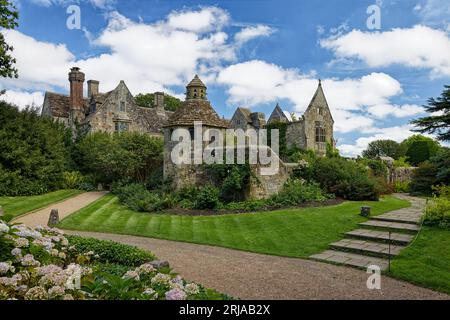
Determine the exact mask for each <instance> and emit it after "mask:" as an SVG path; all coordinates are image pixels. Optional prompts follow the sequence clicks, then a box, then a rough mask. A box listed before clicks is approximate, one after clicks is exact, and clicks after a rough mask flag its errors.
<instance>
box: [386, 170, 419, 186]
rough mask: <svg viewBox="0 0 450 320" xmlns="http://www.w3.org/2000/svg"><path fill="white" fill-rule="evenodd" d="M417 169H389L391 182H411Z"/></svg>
mask: <svg viewBox="0 0 450 320" xmlns="http://www.w3.org/2000/svg"><path fill="white" fill-rule="evenodd" d="M415 169H416V168H415V167H401V168H389V169H388V170H389V182H390V183H395V182H410V181H411V178H412V175H413V173H414V170H415Z"/></svg>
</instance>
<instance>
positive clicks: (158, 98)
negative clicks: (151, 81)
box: [153, 92, 165, 113]
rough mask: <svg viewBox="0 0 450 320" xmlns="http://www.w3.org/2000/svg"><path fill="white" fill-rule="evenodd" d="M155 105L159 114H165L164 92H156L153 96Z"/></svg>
mask: <svg viewBox="0 0 450 320" xmlns="http://www.w3.org/2000/svg"><path fill="white" fill-rule="evenodd" d="M153 104H154V106H155V108H156V112H157V113H164V112H165V111H164V92H155V94H154V96H153Z"/></svg>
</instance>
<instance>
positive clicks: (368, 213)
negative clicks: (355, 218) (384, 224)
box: [360, 206, 370, 217]
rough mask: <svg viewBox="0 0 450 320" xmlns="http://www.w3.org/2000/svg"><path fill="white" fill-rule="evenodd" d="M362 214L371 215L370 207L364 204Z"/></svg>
mask: <svg viewBox="0 0 450 320" xmlns="http://www.w3.org/2000/svg"><path fill="white" fill-rule="evenodd" d="M360 215H361V216H363V217H369V216H370V207H368V206H362V207H361V213H360Z"/></svg>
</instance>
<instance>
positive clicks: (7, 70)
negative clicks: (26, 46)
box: [0, 0, 19, 78]
mask: <svg viewBox="0 0 450 320" xmlns="http://www.w3.org/2000/svg"><path fill="white" fill-rule="evenodd" d="M18 18H19V13H18V12H17V10H16V8H15V7H14V6H13V4H12V2H11V1H10V0H0V31H1V30H3V29H14V28H15V27H17V26H18V23H17V19H18ZM12 51H13V47H12V46H10V45H9V44H7V43H6V41H5V36H4V35H3V33H1V32H0V77H4V78H17V77H18V72H17V69H16V68H14V63H16V59H14V58H13V57H12V56H11V52H12Z"/></svg>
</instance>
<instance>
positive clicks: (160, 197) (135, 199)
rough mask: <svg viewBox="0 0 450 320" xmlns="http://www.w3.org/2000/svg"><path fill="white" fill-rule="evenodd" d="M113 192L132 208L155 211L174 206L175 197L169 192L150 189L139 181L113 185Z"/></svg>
mask: <svg viewBox="0 0 450 320" xmlns="http://www.w3.org/2000/svg"><path fill="white" fill-rule="evenodd" d="M113 193H114V194H116V195H117V197H118V199H119V201H120V203H122V204H123V205H125V206H127V207H128V208H130V209H131V210H134V211H141V212H154V211H161V210H164V209H168V208H171V207H173V206H174V203H175V199H174V197H173V196H171V195H169V194H159V193H156V192H150V191H148V190H147V189H146V188H145V186H144V185H142V184H139V183H133V184H127V185H120V183H116V184H115V185H114V186H113Z"/></svg>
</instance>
